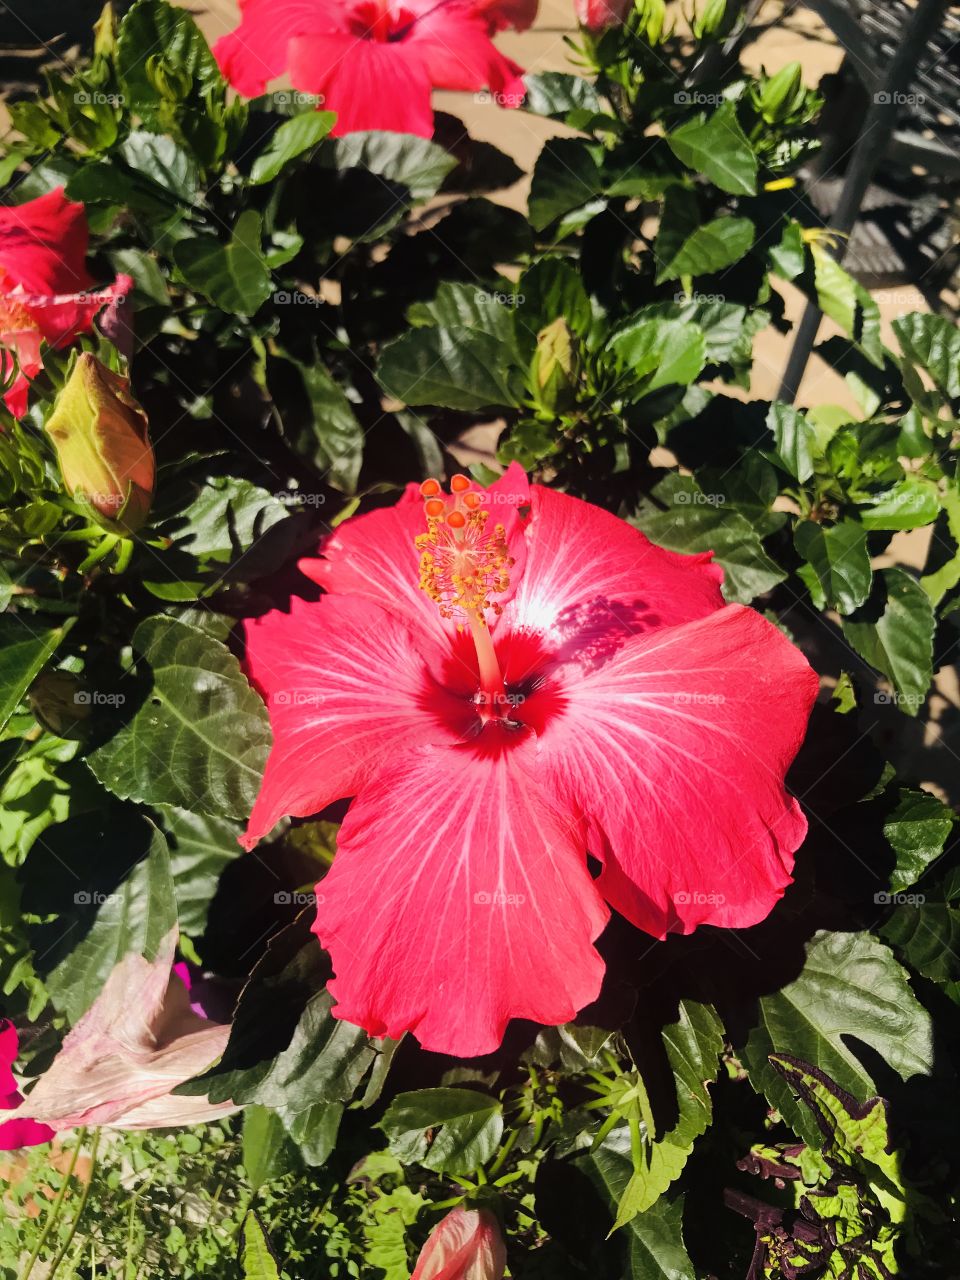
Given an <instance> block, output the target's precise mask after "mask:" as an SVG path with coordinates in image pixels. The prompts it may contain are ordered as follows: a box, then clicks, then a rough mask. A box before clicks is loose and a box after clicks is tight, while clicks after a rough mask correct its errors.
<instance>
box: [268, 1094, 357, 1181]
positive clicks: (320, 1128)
mask: <svg viewBox="0 0 960 1280" xmlns="http://www.w3.org/2000/svg"><path fill="white" fill-rule="evenodd" d="M343 1111H344V1108H343V1104H342V1103H340V1102H317V1103H315V1104H314V1105H313V1106H312V1107H307V1109H306V1111H292V1110H291V1109H290V1108H289V1107H281V1108H280V1109H279V1110H278V1111H277V1112H276V1114H277V1115H279V1117H280V1119H281V1121H282V1122H283V1127H284V1129H286V1131H287V1134H288V1135H289V1137H290V1140H291V1141H292V1142H294V1143H296V1145H297V1149H298V1151H299V1152H300V1156H301V1159H302V1160H303V1162H304V1164H308V1165H310V1167H311V1168H319V1167H320V1166H322V1165H324V1164H326V1162H327V1160H328V1159H329V1158H330V1156H331V1154H332V1153H333V1150H334V1148H335V1147H336V1145H337V1135H338V1133H339V1131H340V1121H341V1120H342V1119H343Z"/></svg>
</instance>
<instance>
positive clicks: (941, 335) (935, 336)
mask: <svg viewBox="0 0 960 1280" xmlns="http://www.w3.org/2000/svg"><path fill="white" fill-rule="evenodd" d="M893 331H894V333H895V334H896V335H897V341H898V342H899V343H900V350H901V351H902V352H903V354H904V356H905V357H906V359H907V360H909V361H910V362H911V363H912V364H918V365H919V366H920V367H921V368H922V369H925V370H926V371H927V373H929V375H930V377H931V378H932V379H933V381H934V383H935V384H936V386H937V387H938V388H939V390H940V391H942V392H943V394H944V395H945V396H947V397H948V398H949V399H951V400H955V399H956V398H957V397H958V396H960V329H958V328H957V326H956V325H955V324H954V322H953V321H952V320H948V319H947V317H946V316H937V315H932V314H927V313H924V312H919V311H915V312H912V313H911V314H910V315H906V316H898V317H897V319H896V320H894V321H893Z"/></svg>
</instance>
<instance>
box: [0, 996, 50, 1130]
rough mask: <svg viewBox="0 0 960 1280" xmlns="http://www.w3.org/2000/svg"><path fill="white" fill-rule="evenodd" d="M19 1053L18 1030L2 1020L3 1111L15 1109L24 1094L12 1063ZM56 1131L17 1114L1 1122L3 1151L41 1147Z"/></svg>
mask: <svg viewBox="0 0 960 1280" xmlns="http://www.w3.org/2000/svg"><path fill="white" fill-rule="evenodd" d="M19 1052H20V1041H19V1039H18V1037H17V1029H16V1027H15V1026H14V1025H13V1023H12V1022H8V1021H7V1020H6V1019H3V1020H2V1021H0V1112H3V1111H14V1110H15V1109H16V1108H17V1107H19V1106H20V1104H21V1102H23V1094H22V1093H21V1092H20V1091H19V1089H18V1088H17V1082H16V1081H15V1080H14V1078H13V1064H14V1063H15V1062H16V1060H17V1054H18V1053H19ZM52 1137H53V1130H52V1129H50V1128H48V1127H47V1125H45V1124H37V1122H36V1121H35V1120H28V1119H23V1118H20V1117H17V1118H16V1119H13V1120H5V1121H2V1122H0V1151H18V1150H19V1149H20V1147H38V1146H39V1145H40V1144H41V1143H43V1142H49V1141H50V1139H51V1138H52Z"/></svg>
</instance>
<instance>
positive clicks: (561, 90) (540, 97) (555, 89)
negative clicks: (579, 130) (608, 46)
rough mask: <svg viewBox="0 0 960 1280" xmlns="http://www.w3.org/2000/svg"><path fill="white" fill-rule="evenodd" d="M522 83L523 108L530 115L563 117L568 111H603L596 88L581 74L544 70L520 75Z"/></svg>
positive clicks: (590, 112)
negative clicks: (535, 73)
mask: <svg viewBox="0 0 960 1280" xmlns="http://www.w3.org/2000/svg"><path fill="white" fill-rule="evenodd" d="M523 83H524V85H525V86H526V89H527V95H526V97H525V98H524V100H523V106H524V109H525V110H526V111H532V112H533V114H534V115H538V116H551V117H552V118H553V119H555V120H563V119H565V118H566V117H567V116H568V115H569V114H570V112H571V111H583V112H588V113H589V114H591V115H594V114H599V113H600V112H601V111H602V110H603V107H602V105H601V102H600V99H599V97H598V96H597V91H596V89H595V88H594V87H593V85H592V84H591V83H590V81H589V80H585V79H584V78H583V76H574V75H570V74H568V73H567V72H563V71H544V72H542V73H541V74H540V75H528V76H524V78H523Z"/></svg>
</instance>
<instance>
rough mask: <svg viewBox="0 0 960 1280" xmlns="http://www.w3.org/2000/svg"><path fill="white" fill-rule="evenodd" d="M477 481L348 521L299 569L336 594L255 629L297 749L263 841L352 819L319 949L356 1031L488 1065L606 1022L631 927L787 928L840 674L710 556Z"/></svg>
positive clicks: (259, 655)
mask: <svg viewBox="0 0 960 1280" xmlns="http://www.w3.org/2000/svg"><path fill="white" fill-rule="evenodd" d="M452 485H453V488H454V491H455V496H454V499H452V500H447V499H445V498H444V497H443V495H442V494H441V493H440V487H439V485H438V484H437V483H436V482H435V481H431V482H427V484H426V486H424V491H425V492H426V494H427V502H426V514H425V510H424V503H423V501H422V499H421V497H420V494H419V492H418V490H417V488H416V487H415V486H410V488H409V489H408V491H407V493H406V495H405V496H404V498H402V499H401V501H400V502H399V503H398V504H397V505H396V506H395V507H392V508H389V509H385V510H380V511H375V512H373V513H371V514H369V515H364V516H359V517H355V518H353V519H351V520H348V521H346V522H345V523H344V524H343V525H342V526H341V527H340V528H339V529H338V530H337V531H336V533H335V534H333V535H332V536H331V537H330V538H329V539H328V540H327V541H326V543H325V544H324V545H323V547H322V558H321V559H318V560H310V561H304V562H302V566H301V567H302V568H303V569H304V572H305V573H307V574H308V575H309V576H310V577H311V578H313V579H315V580H316V581H317V582H318V583H320V584H321V585H322V586H323V587H324V588H325V589H326V592H327V594H325V595H324V596H323V597H322V598H321V599H320V600H319V601H316V602H313V603H305V602H303V601H299V600H295V601H294V602H293V604H292V608H291V612H290V613H289V614H287V613H282V612H279V611H275V612H272V613H269V614H267V615H266V616H265V617H263V618H260V619H257V620H255V621H249V622H248V623H247V626H246V638H247V662H248V671H249V673H250V676H251V679H252V680H253V682H254V684H255V685H256V686H257V687H258V688H259V689H260V690H261V692H262V693H263V695H264V696H265V698H266V700H267V703H268V706H269V710H270V717H271V723H272V726H273V734H274V745H273V750H272V752H271V755H270V758H269V760H268V763H267V768H266V773H265V775H264V780H263V785H262V789H261V792H260V795H259V797H258V799H257V803H256V805H255V806H254V810H253V813H252V815H251V817H250V823H249V827H248V830H247V835H246V838H245V843H246V845H247V847H252V846H253V845H254V844H255V843H256V842H257V841H258V840H259V839H260V838H261V837H262V836H264V835H265V834H266V833H267V832H269V831H270V830H271V828H272V827H273V826H274V824H275V823H276V822H277V821H278V819H279V818H281V817H282V816H283V815H285V814H290V815H294V816H307V815H310V814H314V813H317V812H318V811H320V810H321V809H322V808H323V807H324V806H325V805H327V804H329V803H331V802H332V801H334V800H338V799H341V798H343V797H351V796H352V797H355V799H354V800H353V803H352V804H351V806H350V809H349V811H348V813H347V816H346V819H345V821H344V823H343V826H342V828H341V830H340V836H339V840H338V851H337V855H336V858H335V860H334V864H333V867H332V869H331V871H330V872H329V873H328V875H327V876H326V877H325V879H324V880H323V881H322V883H321V884H320V885H319V886H318V894H317V903H318V906H317V918H316V924H315V926H314V927H315V930H316V933H317V934H318V936H319V939H320V942H321V944H322V945H323V946H324V947H325V948H327V950H328V951H329V952H330V954H331V958H332V962H333V969H334V973H335V978H334V979H333V980H332V981H331V983H330V990H331V993H332V994H333V996H334V997H335V999H336V1000H337V1002H338V1003H337V1006H336V1009H335V1012H336V1014H337V1016H338V1017H341V1018H344V1019H346V1020H348V1021H350V1022H353V1023H355V1024H357V1025H359V1026H361V1027H364V1028H365V1029H366V1030H367V1031H369V1032H370V1033H372V1034H373V1035H376V1036H391V1037H398V1036H400V1035H401V1034H402V1033H403V1032H405V1031H412V1032H414V1034H415V1035H416V1036H417V1038H418V1040H419V1041H420V1042H421V1044H422V1045H423V1046H424V1047H425V1048H427V1049H432V1050H437V1051H440V1052H444V1053H450V1054H455V1055H458V1056H461V1057H469V1056H473V1055H475V1054H482V1053H487V1052H489V1051H491V1050H493V1049H495V1048H496V1046H497V1045H498V1044H499V1043H500V1040H501V1038H502V1035H503V1031H504V1028H505V1026H506V1023H507V1022H508V1020H509V1019H511V1018H529V1019H531V1020H533V1021H535V1022H539V1023H549V1024H556V1023H562V1022H565V1021H567V1020H569V1019H570V1018H572V1017H573V1016H574V1015H575V1014H576V1012H577V1011H578V1010H579V1009H581V1008H583V1006H584V1005H586V1004H588V1003H589V1002H590V1001H592V1000H593V999H595V997H596V996H597V994H598V992H599V989H600V984H601V979H602V977H603V968H604V966H603V962H602V960H601V958H600V956H599V955H598V953H597V951H596V950H595V948H594V947H593V945H592V943H593V941H594V939H595V938H596V937H597V936H598V935H599V934H600V932H601V931H602V930H603V928H604V925H605V924H606V922H607V919H608V916H609V910H608V905H607V904H609V905H610V906H612V907H614V908H615V909H616V910H617V911H619V912H620V913H621V914H623V915H624V916H626V917H627V919H628V920H630V921H632V922H633V923H634V924H635V925H636V926H638V927H639V928H641V929H643V930H645V931H646V932H648V933H650V934H653V935H654V936H655V937H663V936H664V935H665V934H666V933H668V932H681V933H687V932H689V931H690V930H692V929H694V928H695V927H696V926H697V925H699V924H705V923H709V924H713V925H722V926H727V927H742V926H746V925H751V924H755V923H757V922H758V921H760V920H762V919H763V918H764V917H765V916H766V915H767V914H768V912H769V911H770V909H771V907H772V906H773V904H774V903H775V902H776V901H777V900H778V898H780V897H781V895H782V894H783V891H784V889H785V887H786V886H787V885H788V884H789V883H790V879H791V874H790V873H791V870H792V866H793V857H792V855H793V851H794V850H795V849H796V848H797V847H798V846H799V844H800V842H801V841H802V839H803V837H804V835H805V833H806V825H807V824H806V820H805V819H804V817H803V815H802V813H801V811H800V807H799V805H798V804H797V802H796V800H794V799H793V798H792V797H790V796H789V795H788V794H787V792H786V791H785V789H784V775H785V773H786V770H787V768H788V767H789V765H790V763H791V761H792V760H793V758H794V756H795V754H796V752H797V750H798V748H799V746H800V743H801V741H802V739H803V735H804V732H805V729H806V724H807V719H808V717H809V713H810V709H811V706H812V704H813V700H814V698H815V696H816V692H817V678H816V676H815V674H814V672H813V671H812V670H811V668H810V667H809V665H808V664H807V662H806V660H805V658H804V657H803V656H802V654H801V653H800V651H799V650H798V649H797V648H795V646H794V645H792V644H791V643H790V641H789V640H787V639H786V637H785V636H784V635H783V634H782V632H780V631H779V630H778V629H777V628H776V627H775V626H773V625H772V624H771V623H769V622H767V621H766V620H765V619H764V618H762V617H761V616H760V614H758V613H756V612H755V611H754V610H752V609H749V608H745V607H744V606H741V605H728V604H726V603H725V602H724V599H723V596H722V595H721V592H720V583H721V579H722V570H721V569H720V568H719V566H717V565H715V564H713V563H712V561H711V555H710V553H707V554H705V555H696V556H684V555H678V554H675V553H673V552H669V551H664V550H662V549H661V548H658V547H656V546H655V545H653V544H652V543H650V542H649V541H648V540H647V539H646V538H645V537H644V536H643V535H642V534H641V533H639V532H638V531H637V530H636V529H634V528H632V527H631V526H630V525H628V524H627V523H625V522H624V521H622V520H619V519H617V518H616V517H615V516H612V515H609V514H608V513H606V512H604V511H602V510H600V509H598V508H596V507H594V506H591V505H590V504H589V503H586V502H582V501H580V500H579V499H576V498H572V497H569V496H567V495H564V494H562V493H555V492H553V491H551V490H550V489H546V488H542V487H541V486H538V485H533V486H529V485H528V483H527V480H526V477H525V476H524V474H523V472H522V471H521V470H520V468H519V467H518V466H517V465H516V464H514V465H513V466H511V467H510V469H509V470H508V471H507V473H506V475H505V476H503V477H502V478H501V479H500V480H499V481H497V483H496V484H494V485H492V486H491V487H490V489H489V490H482V489H480V488H479V487H478V486H475V485H473V483H472V482H470V481H468V480H467V479H466V478H465V477H455V479H454V481H453V482H452ZM431 513H432V514H431ZM425 533H426V537H424V534H425ZM415 541H418V545H415ZM421 582H422V585H423V587H424V588H425V589H424V590H421V587H420V584H421ZM438 606H439V607H438ZM444 615H447V616H444ZM481 618H483V621H481V620H480V619H481ZM458 623H459V624H460V625H461V626H462V628H463V629H462V630H458ZM588 849H589V851H590V852H591V853H592V854H593V855H595V856H596V857H597V858H598V859H599V860H600V862H601V863H602V868H603V869H602V872H601V874H600V875H599V877H598V878H597V879H596V880H594V879H593V878H592V877H591V875H590V872H589V870H588V866H587V857H586V854H587V850H588Z"/></svg>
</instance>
